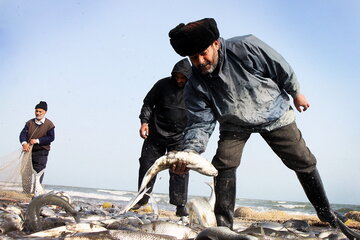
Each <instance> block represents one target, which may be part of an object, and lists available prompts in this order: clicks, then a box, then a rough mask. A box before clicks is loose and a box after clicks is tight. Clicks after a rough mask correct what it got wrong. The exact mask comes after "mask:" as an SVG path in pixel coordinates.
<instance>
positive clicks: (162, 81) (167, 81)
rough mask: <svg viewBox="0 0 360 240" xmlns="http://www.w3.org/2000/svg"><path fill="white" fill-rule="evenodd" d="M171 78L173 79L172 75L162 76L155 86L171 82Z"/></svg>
mask: <svg viewBox="0 0 360 240" xmlns="http://www.w3.org/2000/svg"><path fill="white" fill-rule="evenodd" d="M171 80H172V79H171V77H165V78H162V79H160V80H158V81H157V82H156V83H155V85H154V86H157V87H161V86H164V85H167V84H170V83H171Z"/></svg>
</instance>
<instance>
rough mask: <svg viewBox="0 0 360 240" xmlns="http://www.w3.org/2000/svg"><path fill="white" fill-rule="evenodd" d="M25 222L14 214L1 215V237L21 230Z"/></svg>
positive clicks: (4, 213)
mask: <svg viewBox="0 0 360 240" xmlns="http://www.w3.org/2000/svg"><path fill="white" fill-rule="evenodd" d="M22 225H23V221H22V219H21V217H20V216H19V215H17V214H14V213H7V212H2V213H0V235H2V234H5V233H7V232H11V231H17V230H21V229H22Z"/></svg>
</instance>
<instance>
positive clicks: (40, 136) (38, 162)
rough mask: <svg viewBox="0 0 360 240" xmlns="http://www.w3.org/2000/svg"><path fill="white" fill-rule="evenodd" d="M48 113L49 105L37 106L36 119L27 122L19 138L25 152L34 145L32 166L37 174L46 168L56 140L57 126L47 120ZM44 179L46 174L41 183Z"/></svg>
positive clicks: (43, 103) (42, 103)
mask: <svg viewBox="0 0 360 240" xmlns="http://www.w3.org/2000/svg"><path fill="white" fill-rule="evenodd" d="M46 113H47V103H46V102H44V101H41V102H40V103H39V104H37V105H36V106H35V118H33V119H30V120H29V121H27V122H26V124H25V126H24V128H23V130H22V131H21V133H20V136H19V139H20V143H21V145H22V149H23V151H25V152H28V151H29V150H30V146H31V145H32V153H31V158H32V165H33V169H34V170H35V171H36V172H37V173H39V172H40V171H42V170H44V169H45V168H46V163H47V160H48V155H49V151H50V144H51V142H53V141H54V139H55V126H54V124H53V122H52V121H51V120H50V119H48V118H45V114H46ZM43 178H44V174H43V175H42V176H41V178H40V182H42V180H43Z"/></svg>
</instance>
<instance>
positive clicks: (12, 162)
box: [0, 147, 35, 193]
mask: <svg viewBox="0 0 360 240" xmlns="http://www.w3.org/2000/svg"><path fill="white" fill-rule="evenodd" d="M31 148H32V147H31ZM34 182H35V175H34V173H33V166H32V160H31V149H30V151H29V152H24V151H22V149H18V150H16V151H14V152H12V153H10V154H8V155H6V156H3V157H0V190H13V191H19V192H24V193H33V192H34V191H35V189H34V186H35V184H34Z"/></svg>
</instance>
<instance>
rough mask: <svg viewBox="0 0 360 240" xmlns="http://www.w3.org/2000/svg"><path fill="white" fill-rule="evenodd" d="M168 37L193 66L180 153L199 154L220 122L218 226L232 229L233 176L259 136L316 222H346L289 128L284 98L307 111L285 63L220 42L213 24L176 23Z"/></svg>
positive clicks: (246, 41)
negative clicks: (296, 184)
mask: <svg viewBox="0 0 360 240" xmlns="http://www.w3.org/2000/svg"><path fill="white" fill-rule="evenodd" d="M169 37H170V43H171V45H172V47H173V48H174V50H175V51H176V52H177V53H178V54H179V55H181V56H183V57H184V56H188V57H189V58H190V60H191V63H192V66H193V67H192V69H193V71H192V75H191V78H190V79H189V82H188V84H187V85H186V88H185V93H184V94H185V102H186V109H187V111H188V126H187V128H186V130H185V133H184V134H185V136H184V151H193V152H197V153H199V154H200V153H202V152H204V151H205V148H206V145H207V143H208V140H209V137H210V135H211V134H212V132H213V130H214V127H215V124H216V122H217V121H218V122H219V123H220V139H219V142H218V149H217V151H216V155H215V156H214V158H213V160H212V163H213V165H214V166H215V167H216V169H217V170H218V176H216V177H215V195H216V203H215V209H214V212H215V215H216V220H217V224H218V225H219V226H227V227H229V228H232V227H233V214H234V206H235V197H236V169H237V167H238V166H239V165H240V161H241V155H242V152H243V148H244V146H245V143H246V141H247V140H248V139H249V137H250V135H251V134H252V133H259V134H260V135H261V136H262V137H263V138H264V139H265V141H266V142H267V144H268V145H269V146H270V147H271V148H272V150H273V151H274V152H275V153H276V154H277V155H278V156H279V157H280V159H281V160H282V161H283V163H284V164H285V165H286V166H287V167H288V168H290V169H292V170H294V171H295V173H296V175H297V177H298V179H299V181H300V183H301V185H302V187H303V189H304V191H305V193H306V195H307V197H308V199H309V200H310V202H311V203H312V205H313V206H314V208H315V210H316V212H317V215H318V217H319V218H320V220H322V221H326V222H329V223H330V224H331V225H332V226H336V218H337V217H338V218H340V219H341V220H344V218H343V216H340V215H336V214H337V213H335V212H334V211H333V210H332V209H331V208H330V204H329V201H328V199H327V196H326V193H325V190H324V187H323V185H322V181H321V178H320V175H319V173H318V170H317V167H316V158H315V157H314V155H313V154H312V153H311V151H310V150H309V149H308V147H307V146H306V144H305V141H304V139H303V138H302V135H301V132H300V131H299V129H298V128H297V125H296V123H295V112H294V110H293V108H292V107H291V105H290V98H289V95H290V96H291V97H292V98H293V103H294V106H295V108H296V109H297V110H298V111H299V112H302V111H305V110H307V109H308V108H309V107H310V104H309V103H308V101H307V100H306V98H305V96H304V95H303V94H301V92H300V87H299V83H298V81H297V78H296V75H295V73H294V71H293V70H292V68H291V66H290V65H289V64H288V63H287V62H286V61H285V59H284V58H283V57H282V56H281V55H280V54H279V53H277V52H276V51H275V50H274V49H272V48H271V47H270V46H268V45H267V44H266V43H264V42H263V41H261V40H260V39H258V38H256V37H255V36H253V35H246V36H239V37H233V38H230V39H227V40H225V39H223V38H221V37H220V36H219V31H218V28H217V24H216V22H215V20H214V19H212V18H205V19H202V20H199V21H195V22H191V23H188V24H183V23H181V24H179V25H178V26H177V27H175V28H174V29H172V30H171V31H170V32H169ZM172 170H173V171H174V172H176V173H181V172H186V167H185V166H184V164H174V165H173V166H172Z"/></svg>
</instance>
